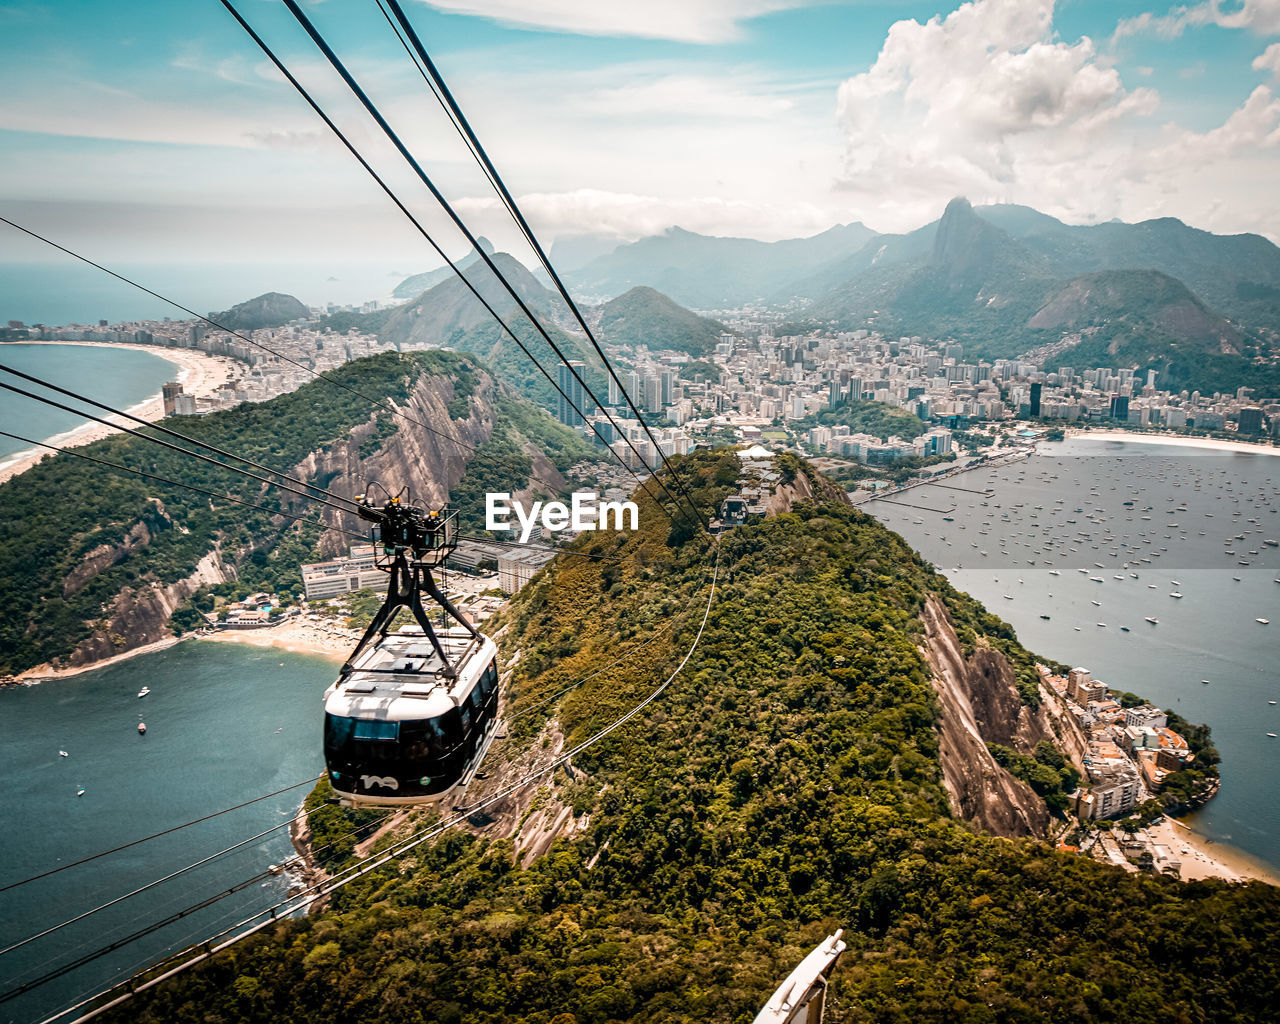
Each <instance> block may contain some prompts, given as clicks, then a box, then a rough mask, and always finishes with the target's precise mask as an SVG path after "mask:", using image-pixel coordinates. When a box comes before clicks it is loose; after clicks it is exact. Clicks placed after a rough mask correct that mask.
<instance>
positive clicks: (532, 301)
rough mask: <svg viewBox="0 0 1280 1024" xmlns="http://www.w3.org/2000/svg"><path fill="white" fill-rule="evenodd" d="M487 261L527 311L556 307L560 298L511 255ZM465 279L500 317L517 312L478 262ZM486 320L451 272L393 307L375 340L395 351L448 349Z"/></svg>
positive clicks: (496, 282)
mask: <svg viewBox="0 0 1280 1024" xmlns="http://www.w3.org/2000/svg"><path fill="white" fill-rule="evenodd" d="M492 259H493V264H494V266H496V267H497V268H498V270H499V271H500V272H501V273H502V276H503V277H504V278H506V279H507V280H508V281H509V282H510V283H511V284H512V286H513V287H514V289H515V291H516V294H518V295H519V296H520V298H521V299H522V300H523V301H524V302H525V303H526V304H527V305H528V306H529V307H530V308H531V309H535V310H538V311H541V310H547V309H551V308H553V307H555V306H557V305H558V303H559V297H558V296H555V295H553V294H552V293H551V292H549V291H547V289H545V288H543V287H542V285H540V284H539V283H538V282H537V281H536V280H534V277H533V275H532V274H530V273H529V271H528V270H526V269H525V267H524V265H523V264H521V263H520V262H519V261H518V260H516V259H515V257H513V256H511V255H510V254H509V253H505V252H500V253H495V254H494V255H493V257H492ZM466 278H467V280H468V281H470V282H471V283H472V284H473V285H474V286H475V288H476V291H478V292H479V293H480V294H481V295H482V296H483V297H484V300H485V302H487V303H489V305H490V306H491V307H493V309H494V310H496V311H497V312H498V314H499V315H501V316H503V317H506V316H507V314H510V313H512V312H518V309H517V306H516V302H515V300H514V299H512V298H511V296H510V294H509V293H508V292H507V290H506V289H505V288H504V287H503V286H502V285H501V284H499V283H498V281H497V280H496V279H495V278H494V276H493V273H492V272H491V271H490V270H489V268H488V267H487V266H486V265H484V264H483V263H480V262H474V263H472V265H471V266H470V267H469V268H468V269H467V271H466ZM491 322H492V317H491V316H490V315H489V313H488V311H486V310H485V308H484V306H483V305H482V304H481V302H480V301H479V300H478V299H477V298H476V297H475V295H473V294H472V292H471V291H470V289H468V288H467V286H466V285H465V284H463V282H462V281H461V280H460V279H459V278H458V276H457V275H456V274H453V273H452V272H450V274H449V275H448V278H447V279H446V280H442V281H441V282H440V283H439V284H436V285H434V286H433V287H431V288H430V289H428V290H427V291H425V292H423V293H422V294H421V295H419V296H418V298H416V299H415V300H414V301H413V302H409V303H406V304H405V305H403V306H400V307H399V308H398V309H396V310H395V311H394V312H393V313H392V314H391V316H390V317H388V319H387V322H386V324H385V325H384V326H383V327H382V329H381V330H379V331H378V336H379V337H380V338H381V339H382V340H383V341H389V342H391V343H393V344H395V345H397V346H400V347H412V348H420V347H438V346H450V347H452V345H453V343H454V342H455V341H457V339H458V338H460V337H461V336H462V335H463V334H465V333H466V332H467V331H470V330H472V329H473V328H475V327H478V326H480V325H482V324H488V323H491Z"/></svg>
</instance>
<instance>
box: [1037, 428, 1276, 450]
mask: <svg viewBox="0 0 1280 1024" xmlns="http://www.w3.org/2000/svg"><path fill="white" fill-rule="evenodd" d="M1080 439H1083V440H1086V441H1128V442H1130V443H1131V444H1162V445H1168V446H1170V447H1173V448H1202V449H1207V450H1210V451H1218V452H1235V453H1239V454H1242V455H1280V447H1277V446H1275V445H1271V444H1254V443H1252V442H1250V441H1227V440H1224V439H1221V438H1216V437H1183V436H1181V435H1179V434H1148V433H1144V432H1142V431H1138V430H1116V429H1114V428H1108V429H1106V430H1080V429H1079V428H1071V429H1068V430H1067V432H1066V440H1068V441H1074V440H1080ZM1053 443H1054V442H1052V441H1043V442H1041V444H1053ZM1040 450H1041V451H1045V450H1048V449H1040Z"/></svg>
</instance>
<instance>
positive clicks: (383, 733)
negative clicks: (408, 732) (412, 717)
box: [355, 718, 400, 740]
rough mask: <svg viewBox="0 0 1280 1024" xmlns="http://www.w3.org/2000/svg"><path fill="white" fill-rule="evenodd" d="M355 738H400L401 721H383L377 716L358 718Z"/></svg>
mask: <svg viewBox="0 0 1280 1024" xmlns="http://www.w3.org/2000/svg"><path fill="white" fill-rule="evenodd" d="M355 723H356V732H355V738H356V739H358V740H398V739H399V738H400V723H399V722H382V721H379V720H378V719H376V718H357V719H356V720H355Z"/></svg>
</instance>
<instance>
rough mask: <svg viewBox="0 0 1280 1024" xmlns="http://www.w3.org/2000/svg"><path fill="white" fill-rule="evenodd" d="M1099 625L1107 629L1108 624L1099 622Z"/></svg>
mask: <svg viewBox="0 0 1280 1024" xmlns="http://www.w3.org/2000/svg"><path fill="white" fill-rule="evenodd" d="M1098 625H1099V626H1101V627H1102V628H1103V629H1106V628H1107V624H1106V623H1105V622H1099V623H1098Z"/></svg>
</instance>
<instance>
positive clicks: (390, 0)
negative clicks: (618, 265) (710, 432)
mask: <svg viewBox="0 0 1280 1024" xmlns="http://www.w3.org/2000/svg"><path fill="white" fill-rule="evenodd" d="M376 2H377V4H378V9H379V10H380V11H382V15H383V17H384V18H387V21H388V22H390V21H391V19H390V18H388V17H387V12H386V9H385V7H384V6H383V0H376ZM386 5H387V6H389V7H390V8H391V10H392V11H394V12H395V16H396V20H397V21H399V23H400V27H401V28H403V29H404V33H405V35H406V36H407V37H408V39H409V42H410V43H412V45H413V50H412V51H410V50H409V47H408V46H407V45H406V44H405V41H404V39H402V38H401V36H400V33H399V31H396V38H397V39H399V40H400V44H401V46H404V48H405V51H406V52H407V53H409V59H410V60H411V61H413V64H414V67H415V68H417V69H418V70H419V73H420V74H421V73H422V71H423V69H425V71H426V74H423V76H422V77H423V79H424V81H426V82H427V84H428V85H429V86H430V87H431V92H432V95H434V96H435V98H436V100H437V101H438V102H439V103H440V105H441V107H443V108H444V109H445V113H446V114H447V115H448V116H449V119H450V122H451V123H452V124H453V126H454V128H455V129H456V130H457V131H458V132H459V134H460V135H463V137H464V140H465V141H466V142H467V144H468V149H470V151H471V154H472V156H473V157H475V159H476V161H477V163H479V164H480V166H481V168H482V169H483V171H484V173H485V177H487V178H488V179H489V183H490V184H491V185H492V186H493V188H494V190H495V191H496V192H497V194H498V198H499V199H500V200H501V201H502V204H503V205H504V206H505V207H506V209H507V212H508V213H510V214H511V217H512V219H513V220H514V221H515V222H516V226H517V227H518V228H519V229H520V233H521V234H522V235H523V236H524V239H525V241H527V242H528V243H529V245H530V247H531V248H532V249H533V251H534V253H535V254H536V255H537V257H538V261H539V262H540V263H541V264H542V269H543V270H545V271H546V272H547V276H548V277H550V278H551V280H552V281H553V282H554V283H555V286H556V290H557V291H558V292H559V293H560V295H561V297H562V298H563V299H564V301H565V304H566V305H567V306H568V307H569V311H570V312H571V313H572V314H573V317H574V319H575V320H577V322H578V325H579V326H580V327H581V328H582V330H583V333H585V334H586V336H587V340H589V341H590V342H591V346H592V348H594V349H595V351H596V355H598V356H599V357H600V360H601V362H602V363H603V364H604V368H605V371H606V372H607V373H608V374H609V377H610V378H611V379H612V381H613V383H614V384H615V385H616V386H617V388H618V391H619V393H620V394H621V395H622V397H623V398H625V399H626V402H627V406H628V407H629V408H630V409H631V411H632V412H633V413H635V416H636V419H637V420H639V422H640V426H641V429H643V430H644V432H645V436H646V437H647V438H648V439H649V443H650V444H652V445H653V446H654V450H655V451H656V452H657V453H658V457H659V458H660V459H661V460H662V464H663V466H665V467H666V469H667V472H668V473H670V474H671V478H672V479H673V480H674V481H675V484H676V487H677V488H678V489H679V491H680V493H681V494H682V495H684V498H685V500H686V501H688V502H689V503H690V504H691V505H693V507H694V509H695V511H696V509H697V505H696V504H695V503H694V501H693V499H692V497H690V495H689V492H688V491H687V490H686V489H685V486H684V482H683V481H682V480H681V479H680V474H679V473H677V472H676V470H675V467H674V466H672V465H671V463H670V462H669V461H667V457H666V456H665V455H664V454H663V453H662V449H661V447H660V446H659V445H658V443H657V440H656V439H655V438H654V436H653V432H652V431H651V430H650V429H649V425H648V424H647V423H646V422H645V418H644V416H643V415H642V414H641V412H640V410H639V409H638V408H637V407H636V404H635V402H634V401H633V400H632V398H631V395H630V394H628V393H627V389H626V388H624V387H623V386H622V381H621V379H620V378H619V377H618V374H617V373H616V372H615V370H614V368H613V364H612V363H611V362H610V360H609V357H608V356H607V355H605V352H604V349H603V348H602V347H601V345H600V343H599V342H598V341H597V340H596V336H595V334H594V333H593V332H592V330H591V328H590V326H588V324H587V321H586V319H585V318H584V317H583V315H582V312H581V310H579V308H578V304H577V303H576V302H575V301H574V300H573V296H572V295H570V294H569V289H568V288H566V287H565V285H564V282H563V281H561V280H560V275H559V274H557V273H556V271H555V268H554V267H552V265H551V260H550V259H549V258H548V256H547V254H546V252H545V251H544V250H543V248H542V245H541V243H540V242H539V241H538V238H537V236H536V235H535V234H534V233H533V229H532V228H531V227H530V226H529V222H528V221H527V220H526V219H525V217H524V214H523V213H521V212H520V207H519V205H518V204H517V203H516V201H515V197H514V196H512V194H511V192H510V191H509V190H508V189H507V186H506V183H505V182H504V181H503V180H502V175H501V174H499V173H498V169H497V168H496V167H495V166H494V165H493V161H492V160H490V159H489V154H488V153H487V152H485V148H484V146H483V144H482V143H481V142H480V140H479V138H477V136H476V133H475V132H474V131H473V130H472V128H471V123H470V122H469V121H468V120H467V117H466V115H465V114H464V113H463V112H462V108H461V107H460V106H459V105H458V102H457V100H456V99H455V98H454V96H453V93H452V92H450V90H449V86H448V85H447V84H446V83H445V80H444V76H443V75H441V74H440V71H439V70H438V69H437V68H436V65H435V63H434V62H433V61H432V60H431V56H430V54H428V53H427V50H426V47H425V46H423V45H422V40H421V39H419V38H418V34H417V32H416V31H414V28H413V24H412V23H411V22H410V21H409V19H408V17H407V16H406V15H405V13H404V11H403V10H402V9H401V7H400V4H399V2H398V0H386ZM391 27H392V29H393V30H394V29H395V28H396V26H395V25H394V24H392V26H391ZM415 52H416V54H417V57H418V59H419V60H421V64H422V66H421V67H419V64H418V61H417V60H414V54H415ZM428 75H429V76H430V77H429V78H428ZM588 393H589V392H588ZM593 397H594V396H593ZM597 404H600V403H599V402H597ZM601 408H604V406H603V404H601ZM610 422H612V419H611V420H610ZM699 523H701V515H699ZM703 528H704V529H705V528H706V527H705V525H704V526H703Z"/></svg>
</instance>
